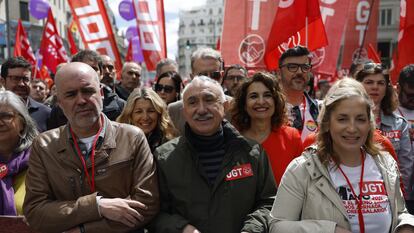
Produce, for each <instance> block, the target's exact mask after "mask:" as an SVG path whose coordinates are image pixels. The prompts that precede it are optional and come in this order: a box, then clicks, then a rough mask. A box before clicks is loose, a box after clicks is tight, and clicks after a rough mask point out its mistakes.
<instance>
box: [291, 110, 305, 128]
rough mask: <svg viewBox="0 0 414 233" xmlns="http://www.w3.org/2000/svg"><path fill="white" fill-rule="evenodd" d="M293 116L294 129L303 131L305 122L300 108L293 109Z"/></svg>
mask: <svg viewBox="0 0 414 233" xmlns="http://www.w3.org/2000/svg"><path fill="white" fill-rule="evenodd" d="M292 116H293V118H294V120H293V123H292V127H293V128H296V129H298V130H302V129H303V121H302V115H301V113H300V109H299V106H294V107H293V108H292Z"/></svg>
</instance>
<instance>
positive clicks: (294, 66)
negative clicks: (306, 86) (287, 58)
mask: <svg viewBox="0 0 414 233" xmlns="http://www.w3.org/2000/svg"><path fill="white" fill-rule="evenodd" d="M285 66H286V68H287V69H288V70H289V71H290V72H292V73H296V72H297V71H298V70H299V67H300V69H301V70H302V73H307V72H309V71H310V70H311V69H312V65H310V64H298V63H287V64H284V65H281V66H280V68H282V67H285Z"/></svg>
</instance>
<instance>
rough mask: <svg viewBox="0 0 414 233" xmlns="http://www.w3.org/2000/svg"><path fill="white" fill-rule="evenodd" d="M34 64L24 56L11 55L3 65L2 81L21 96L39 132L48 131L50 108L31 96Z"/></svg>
mask: <svg viewBox="0 0 414 233" xmlns="http://www.w3.org/2000/svg"><path fill="white" fill-rule="evenodd" d="M31 70H32V65H30V63H29V62H28V61H26V60H25V59H24V58H23V57H11V58H9V59H7V60H6V61H5V62H4V63H3V64H2V65H1V79H0V83H1V84H2V85H3V86H4V88H5V89H6V90H9V91H12V92H13V93H14V94H16V95H18V96H20V97H21V98H22V100H23V101H24V102H25V104H26V106H27V109H28V111H29V114H30V117H32V118H33V120H34V121H35V122H36V125H37V129H38V130H39V132H43V131H46V129H47V122H48V119H49V116H50V108H49V107H47V106H46V105H44V104H41V103H39V102H37V101H35V100H33V99H32V98H31V97H30V81H31V74H32V72H31Z"/></svg>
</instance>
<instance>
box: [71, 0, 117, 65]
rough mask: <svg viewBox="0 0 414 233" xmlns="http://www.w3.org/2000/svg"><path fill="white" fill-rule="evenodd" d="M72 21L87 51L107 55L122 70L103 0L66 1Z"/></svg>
mask: <svg viewBox="0 0 414 233" xmlns="http://www.w3.org/2000/svg"><path fill="white" fill-rule="evenodd" d="M68 3H69V6H70V9H71V12H72V16H73V20H74V21H75V22H76V24H77V25H78V28H79V32H80V35H81V38H82V41H83V44H84V45H85V47H86V48H87V49H91V50H95V51H97V52H98V53H99V54H102V55H108V56H109V57H111V58H112V59H113V60H114V61H115V67H116V70H121V69H122V62H121V56H120V55H119V51H118V47H117V45H116V40H115V36H114V33H113V31H112V27H111V23H110V21H109V18H108V14H107V13H106V12H107V10H106V8H105V4H104V1H103V0H68Z"/></svg>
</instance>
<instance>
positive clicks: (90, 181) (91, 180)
mask: <svg viewBox="0 0 414 233" xmlns="http://www.w3.org/2000/svg"><path fill="white" fill-rule="evenodd" d="M100 120H102V119H100ZM102 128H103V127H102V126H101V127H100V128H99V131H98V133H97V134H96V135H95V138H94V139H93V143H92V151H91V163H92V175H91V176H92V177H91V176H89V172H88V168H87V167H86V162H85V159H84V158H83V156H82V152H81V150H80V148H79V144H78V141H77V139H76V136H75V134H74V133H73V131H72V128H69V129H70V133H71V134H72V138H73V144H75V149H76V153H77V154H78V157H79V159H80V161H81V162H82V165H83V170H84V171H85V175H86V178H88V184H89V187H90V188H91V191H92V192H95V146H96V142H97V141H98V138H99V135H100V134H101V131H102Z"/></svg>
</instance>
